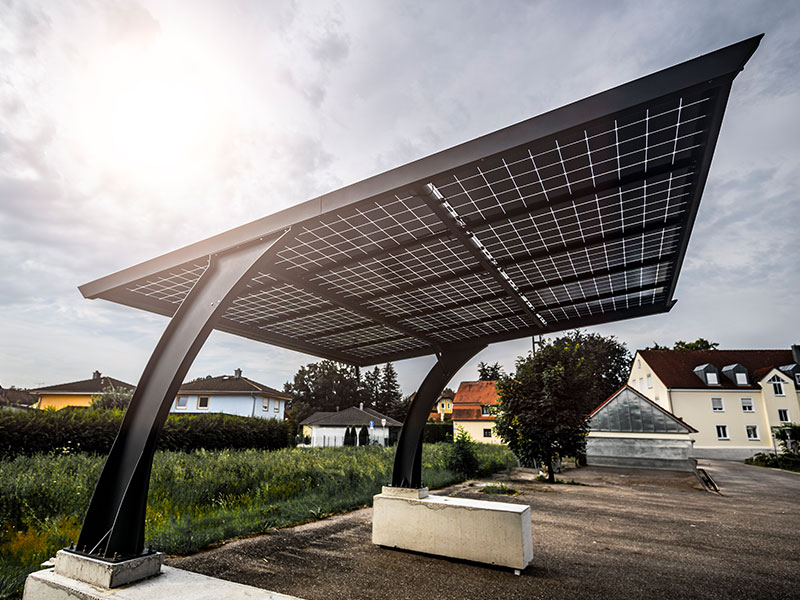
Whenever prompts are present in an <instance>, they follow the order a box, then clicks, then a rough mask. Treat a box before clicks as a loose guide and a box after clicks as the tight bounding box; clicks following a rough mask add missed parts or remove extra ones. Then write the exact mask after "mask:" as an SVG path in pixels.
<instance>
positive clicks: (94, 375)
mask: <svg viewBox="0 0 800 600" xmlns="http://www.w3.org/2000/svg"><path fill="white" fill-rule="evenodd" d="M92 379H100V371H95V372H94V373H92Z"/></svg>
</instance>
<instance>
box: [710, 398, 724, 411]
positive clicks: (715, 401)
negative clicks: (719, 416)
mask: <svg viewBox="0 0 800 600" xmlns="http://www.w3.org/2000/svg"><path fill="white" fill-rule="evenodd" d="M711 410H712V412H725V406H723V404H722V398H712V399H711Z"/></svg>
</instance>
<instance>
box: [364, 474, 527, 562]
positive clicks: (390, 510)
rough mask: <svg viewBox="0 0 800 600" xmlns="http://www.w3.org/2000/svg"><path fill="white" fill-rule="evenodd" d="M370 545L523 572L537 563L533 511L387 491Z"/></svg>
mask: <svg viewBox="0 0 800 600" xmlns="http://www.w3.org/2000/svg"><path fill="white" fill-rule="evenodd" d="M372 543H373V544H377V545H379V546H388V547H391V548H402V549H404V550H413V551H415V552H424V553H426V554H435V555H437V556H447V557H450V558H459V559H463V560H471V561H475V562H481V563H486V564H491V565H499V566H504V567H510V568H512V569H524V568H525V567H527V566H528V565H529V564H530V562H531V561H532V560H533V536H532V530H531V508H530V506H527V505H524V504H511V503H509V502H490V501H486V500H470V499H467V498H449V497H447V496H432V495H428V491H427V489H425V488H423V489H422V490H417V489H403V488H391V487H384V488H383V491H382V493H380V494H378V495H377V496H374V498H373V516H372Z"/></svg>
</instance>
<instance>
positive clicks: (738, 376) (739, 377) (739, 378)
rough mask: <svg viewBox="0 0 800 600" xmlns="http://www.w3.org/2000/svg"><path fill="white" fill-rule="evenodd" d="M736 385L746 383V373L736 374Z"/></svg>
mask: <svg viewBox="0 0 800 600" xmlns="http://www.w3.org/2000/svg"><path fill="white" fill-rule="evenodd" d="M736 385H747V373H737V374H736Z"/></svg>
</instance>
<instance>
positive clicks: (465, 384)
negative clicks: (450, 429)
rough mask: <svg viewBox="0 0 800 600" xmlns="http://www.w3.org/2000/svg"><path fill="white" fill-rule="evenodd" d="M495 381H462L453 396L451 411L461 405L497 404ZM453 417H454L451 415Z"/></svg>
mask: <svg viewBox="0 0 800 600" xmlns="http://www.w3.org/2000/svg"><path fill="white" fill-rule="evenodd" d="M496 384H497V382H496V381H462V382H461V384H460V385H459V386H458V391H457V392H456V395H455V397H454V398H453V411H455V410H456V408H457V407H458V406H459V405H461V406H463V405H465V404H477V405H479V406H484V405H494V404H497V387H496ZM453 418H455V417H453Z"/></svg>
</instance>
